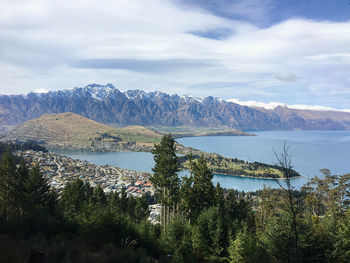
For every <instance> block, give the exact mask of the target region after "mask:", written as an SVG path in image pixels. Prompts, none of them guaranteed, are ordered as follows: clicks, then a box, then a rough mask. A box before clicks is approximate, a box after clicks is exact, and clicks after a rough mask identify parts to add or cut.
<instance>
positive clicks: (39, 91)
mask: <svg viewBox="0 0 350 263" xmlns="http://www.w3.org/2000/svg"><path fill="white" fill-rule="evenodd" d="M48 92H49V91H48V90H46V89H36V90H34V93H48Z"/></svg>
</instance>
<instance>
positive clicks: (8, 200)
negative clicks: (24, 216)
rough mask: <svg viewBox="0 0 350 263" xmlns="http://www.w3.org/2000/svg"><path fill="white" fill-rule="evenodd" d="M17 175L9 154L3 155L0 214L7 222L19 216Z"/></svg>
mask: <svg viewBox="0 0 350 263" xmlns="http://www.w3.org/2000/svg"><path fill="white" fill-rule="evenodd" d="M18 190H19V189H18V174H17V171H16V164H15V160H14V157H13V156H12V154H11V152H10V151H8V152H6V153H5V154H3V156H2V158H1V162H0V210H1V211H0V212H1V215H2V216H3V218H4V219H5V220H6V221H7V222H9V221H10V220H11V219H14V218H18V216H19V214H20V207H19V200H18Z"/></svg>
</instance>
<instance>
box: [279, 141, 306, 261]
mask: <svg viewBox="0 0 350 263" xmlns="http://www.w3.org/2000/svg"><path fill="white" fill-rule="evenodd" d="M275 156H276V159H277V164H276V165H278V166H279V167H280V168H281V171H282V174H283V178H284V182H285V185H283V183H281V182H280V180H278V179H276V180H275V182H277V184H278V185H279V186H280V188H281V189H282V192H283V193H284V197H285V208H286V212H287V213H284V215H285V216H287V218H288V220H286V222H290V224H289V225H285V227H288V228H290V233H292V234H291V236H290V237H291V238H292V240H291V243H290V245H291V248H292V251H291V254H290V257H291V258H293V259H294V260H295V261H296V262H298V261H299V260H300V253H299V252H300V251H299V209H298V206H299V204H300V200H299V199H298V198H296V196H295V194H296V193H295V191H294V188H293V186H292V184H291V179H292V177H293V174H294V171H293V165H292V161H291V154H290V152H289V147H288V146H287V144H286V142H284V144H283V148H282V152H281V154H279V155H278V154H277V153H276V152H275Z"/></svg>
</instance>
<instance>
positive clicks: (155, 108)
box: [0, 84, 350, 130]
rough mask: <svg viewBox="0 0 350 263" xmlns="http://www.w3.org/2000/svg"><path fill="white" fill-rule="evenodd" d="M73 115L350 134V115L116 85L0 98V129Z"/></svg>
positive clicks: (130, 121)
mask: <svg viewBox="0 0 350 263" xmlns="http://www.w3.org/2000/svg"><path fill="white" fill-rule="evenodd" d="M63 112H73V113H77V114H80V115H82V116H84V117H87V118H90V119H93V120H95V121H98V122H102V123H106V124H110V125H118V126H121V125H131V124H137V125H144V126H206V127H208V126H227V127H233V128H237V129H242V130H276V129H350V113H347V112H336V111H311V110H307V111H305V110H299V109H290V108H288V107H286V106H281V105H276V107H273V108H272V109H265V108H259V107H257V106H256V105H254V106H253V107H248V106H246V105H239V104H238V103H235V102H233V101H225V100H222V99H218V98H213V97H206V98H194V97H192V96H179V95H177V94H174V95H169V94H166V93H163V92H159V91H155V92H148V93H147V92H144V91H142V90H128V91H120V90H118V89H117V88H115V87H114V86H113V85H112V84H106V85H99V84H90V85H88V86H86V87H81V88H79V87H78V88H73V89H69V90H60V91H50V92H43V93H35V92H33V93H29V94H27V95H10V96H7V95H2V96H0V124H1V125H16V124H20V123H23V122H25V121H27V120H30V119H33V118H38V117H40V116H41V115H43V114H45V113H63Z"/></svg>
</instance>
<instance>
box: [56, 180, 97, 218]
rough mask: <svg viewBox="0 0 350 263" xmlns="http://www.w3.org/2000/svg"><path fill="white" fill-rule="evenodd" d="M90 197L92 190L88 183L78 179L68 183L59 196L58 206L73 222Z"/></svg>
mask: <svg viewBox="0 0 350 263" xmlns="http://www.w3.org/2000/svg"><path fill="white" fill-rule="evenodd" d="M91 196H92V189H91V187H90V185H89V184H88V183H84V182H83V181H82V180H80V179H76V180H75V181H73V182H70V183H68V184H67V185H66V186H65V187H64V189H63V191H62V194H61V198H60V200H59V205H60V207H61V209H62V210H63V213H64V214H65V215H66V216H67V217H68V218H69V219H70V220H73V219H74V217H75V216H76V215H78V214H79V213H80V212H81V210H82V208H83V207H84V205H85V204H87V202H89V200H90V198H91Z"/></svg>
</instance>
